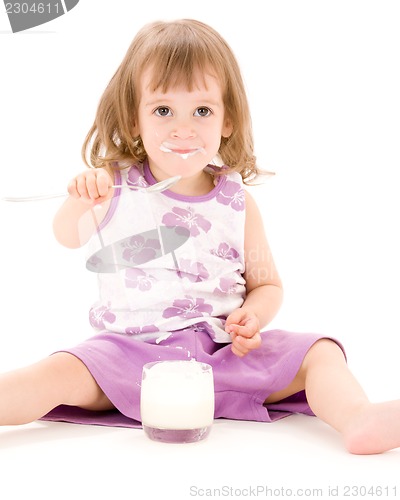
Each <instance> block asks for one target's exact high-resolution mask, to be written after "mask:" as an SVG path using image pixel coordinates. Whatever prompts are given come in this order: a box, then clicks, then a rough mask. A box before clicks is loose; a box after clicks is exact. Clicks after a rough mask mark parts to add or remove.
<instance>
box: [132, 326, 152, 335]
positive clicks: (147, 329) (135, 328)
mask: <svg viewBox="0 0 400 500" xmlns="http://www.w3.org/2000/svg"><path fill="white" fill-rule="evenodd" d="M159 331H160V330H159V329H158V328H157V327H156V326H155V325H145V326H142V327H140V326H128V327H127V328H125V333H126V334H127V335H139V334H140V333H154V332H159Z"/></svg>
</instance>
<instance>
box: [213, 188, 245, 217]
mask: <svg viewBox="0 0 400 500" xmlns="http://www.w3.org/2000/svg"><path fill="white" fill-rule="evenodd" d="M216 200H217V201H218V202H219V203H222V204H223V205H230V206H231V207H232V208H233V209H234V210H236V211H237V212H240V211H242V210H244V190H243V189H242V186H241V185H240V184H239V183H237V182H233V181H226V182H225V185H224V186H223V187H222V189H221V191H220V192H219V193H218V195H217V196H216Z"/></svg>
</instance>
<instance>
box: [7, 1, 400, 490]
mask: <svg viewBox="0 0 400 500" xmlns="http://www.w3.org/2000/svg"><path fill="white" fill-rule="evenodd" d="M182 17H192V18H197V19H199V20H201V21H204V22H206V23H208V24H210V25H212V26H213V27H214V28H216V29H217V30H218V31H219V32H220V33H221V34H222V35H223V36H224V37H225V38H226V40H227V41H228V43H229V44H230V45H231V47H232V48H233V50H234V52H235V54H236V55H237V58H238V60H239V63H240V65H241V67H242V70H243V75H244V79H245V82H246V87H247V90H248V96H249V100H250V105H251V110H252V117H253V128H254V135H255V146H256V154H257V157H258V162H259V164H260V166H261V167H263V168H266V169H269V170H273V171H275V172H276V176H275V177H274V178H272V179H270V180H268V181H267V183H266V184H265V185H264V186H262V187H254V188H251V189H252V193H253V195H254V196H255V197H256V199H257V201H258V202H259V206H260V209H261V211H262V213H263V216H264V220H265V227H266V231H267V235H268V238H269V241H270V244H271V247H272V249H273V253H274V256H275V260H276V263H277V265H278V269H279V271H280V274H281V277H282V279H283V282H284V287H285V302H284V305H283V307H282V309H281V312H280V313H279V315H278V316H277V318H276V319H275V320H274V322H273V324H272V325H271V328H273V327H277V328H283V329H290V330H295V331H318V332H324V333H326V334H327V335H331V336H334V337H337V338H339V339H340V340H341V341H342V342H343V344H344V345H345V347H346V350H347V354H348V360H349V364H350V366H351V367H352V369H353V371H354V372H355V374H356V375H357V377H358V378H359V379H360V381H361V382H362V384H363V385H364V387H365V389H366V391H367V393H368V394H369V395H370V396H371V399H373V400H376V401H381V400H385V399H392V398H398V397H399V394H400V388H399V375H400V369H399V365H398V346H399V342H398V337H399V333H400V318H399V303H400V289H399V280H400V264H399V255H400V238H399V237H398V233H399V216H400V211H399V208H400V197H399V196H398V175H396V174H397V172H398V169H399V166H400V149H399V132H400V93H399V88H400V67H399V58H400V30H399V26H400V4H399V2H398V1H393V0H384V1H380V0H373V1H371V0H363V1H361V0H360V1H357V0H346V1H343V0H336V1H325V0H315V1H311V0H305V1H302V0H296V1H295V0H282V1H277V0H275V1H271V0H267V1H257V0H248V1H247V2H239V1H237V0H229V1H228V0H218V1H215V0H214V1H211V0H203V1H201V2H200V1H199V2H188V1H181V0H169V1H164V2H161V1H160V0H155V1H152V2H136V1H122V0H113V1H110V2H99V1H95V0H81V1H80V3H79V4H78V5H77V6H76V7H75V8H74V9H73V10H72V11H70V12H69V13H68V14H67V15H64V16H62V17H60V18H59V19H56V20H54V21H52V22H51V23H48V24H45V25H42V26H39V27H36V28H33V29H32V30H29V31H26V32H21V33H18V34H13V33H12V32H11V30H10V26H9V23H8V19H7V16H6V14H5V13H4V9H3V8H2V7H0V145H1V156H0V160H1V177H0V178H1V182H0V197H2V196H12V195H15V196H18V195H22V196H23V195H30V194H33V195H34V194H42V193H43V194H45V193H46V194H47V193H53V192H54V193H57V192H63V191H65V189H66V185H67V183H68V181H69V179H70V178H71V177H73V176H74V175H75V174H76V173H78V172H79V171H81V170H82V169H83V168H84V166H83V163H82V160H81V158H80V149H81V145H82V142H83V140H84V137H85V135H86V133H87V131H88V129H89V127H90V126H91V124H92V120H93V118H94V113H95V110H96V106H97V103H98V100H99V98H100V95H101V93H102V92H103V90H104V88H105V86H106V85H107V83H108V81H109V79H110V78H111V76H112V74H113V73H114V71H115V69H116V68H117V66H118V65H119V63H120V61H121V59H122V57H123V56H124V54H125V51H126V49H127V47H128V45H129V44H130V42H131V40H132V38H133V36H134V34H135V33H136V31H137V30H138V29H139V28H140V27H141V26H142V25H143V24H145V23H147V22H150V21H153V20H157V19H165V20H168V19H175V18H182ZM59 204H60V200H53V201H45V202H40V203H30V204H28V203H26V204H15V203H14V204H12V203H6V202H4V201H1V202H0V223H1V247H0V252H1V253H0V256H1V260H0V264H1V270H2V272H1V278H0V291H1V299H0V303H1V306H0V313H1V323H0V324H1V337H0V347H1V348H0V371H5V370H8V369H11V368H14V367H17V366H21V365H24V364H26V363H29V362H31V361H35V360H36V359H40V358H41V357H43V356H46V355H47V354H49V353H50V352H52V351H53V350H56V349H59V348H61V347H67V346H70V345H74V344H75V343H77V342H79V341H80V340H82V339H85V338H86V337H88V336H89V335H91V330H90V328H89V326H88V320H87V311H88V308H89V306H90V304H91V303H92V301H93V300H94V299H95V294H96V287H95V277H94V276H92V275H91V274H90V273H88V272H87V271H86V270H85V259H84V257H85V256H84V251H83V250H76V251H71V250H66V249H64V248H61V247H60V246H59V245H58V244H57V243H56V242H55V240H54V239H53V236H52V228H51V224H52V218H53V216H54V213H55V211H56V210H57V207H58V206H59ZM139 216H140V215H139ZM0 397H1V396H0ZM0 404H1V399H0ZM296 419H298V417H292V422H295V421H296ZM299 419H300V421H301V422H303V420H301V418H300V417H299ZM314 421H315V420H314V419H308V420H307V423H306V424H304V423H303V424H302V425H303V432H304V425H306V426H311V425H317V426H318V425H319V424H311V423H310V422H314ZM56 425H59V427H57V429H61V428H62V429H63V430H65V432H66V433H68V432H72V433H73V432H76V433H77V432H78V431H72V430H66V429H71V428H72V427H74V426H66V427H64V426H63V424H56ZM247 425H249V424H243V426H242V427H241V428H240V430H237V428H235V429H234V430H233V432H234V433H235V434H236V433H237V432H239V434H240V432H242V434H243V432H244V431H243V429H247V427H246V426H247ZM279 425H281V424H276V427H275V428H276V432H277V433H278V435H279V431H278V429H279V427H278V426H279ZM285 425H286V424H285ZM290 425H292V424H290ZM28 427H29V426H28ZM49 427H50V428H51V429H53V427H51V424H49ZM74 428H75V427H74ZM29 429H30V430H32V432H34V431H38V433H37V434H35V435H38V436H40V439H38V440H35V439H34V438H32V435H33V434H29V435H28V434H26V435H24V436H28V439H27V441H28V442H29V443H32V442H33V446H34V453H35V456H38V457H39V460H42V459H43V456H42V455H41V451H40V450H42V449H44V450H47V449H48V447H47V448H46V447H44V448H42V438H43V439H44V440H48V441H51V436H52V434H51V432H53V433H54V432H55V431H54V430H51V429H50V430H49V429H46V430H48V432H49V433H48V434H47V436H48V437H47V438H44V436H46V434H45V433H43V432H40V431H39V430H38V429H37V428H36V427H34V428H30V427H29ZM251 429H252V428H251ZM251 429H250V432H249V434H248V435H247V434H246V438H245V440H246V442H247V440H248V439H249V440H251V439H252V434H251ZM258 429H259V427H257V430H258ZM323 429H325V428H323ZM86 431H87V432H88V433H91V432H95V431H94V430H90V429H86ZM10 432H11V431H10ZM18 432H21V431H18ZM81 432H83V431H81ZM96 432H98V431H96ZM109 432H111V430H110V431H109ZM121 432H123V431H121ZM290 432H292V431H291V428H290ZM104 433H105V430H104V431H103V434H101V435H100V436H99V437H98V439H100V440H101V439H106V437H107V435H106V434H104ZM268 433H273V430H268ZM310 433H311V431H310ZM318 433H321V434H323V430H321V428H320V427H317V434H318ZM10 435H11V434H7V436H8V438H6V437H5V436H6V435H5V434H2V435H1V437H0V456H1V454H2V453H4V450H2V439H5V440H6V441H7V439H8V441H7V443H8V445H7V451H8V453H10V449H11V450H17V451H18V450H19V452H18V453H17V451H15V453H16V457H20V454H19V453H20V452H21V451H22V449H20V445H22V444H23V442H24V439H25V438H23V437H22V438H21V437H20V438H17V437H16V438H15V439H14V440H13V439H12V438H10V437H9V436H10ZM260 435H261V434H260ZM272 435H273V434H271V435H270V436H269V438H268V439H269V440H270V439H271V436H272ZM293 435H294V431H293V432H292V433H291V434H290V436H291V439H292V437H293ZM14 436H19V434H14ZM74 436H75V434H72V437H74ZM124 436H125V434H124ZM54 437H55V438H57V439H58V440H60V439H61V438H60V434H54ZM78 437H81V438H82V436H81V434H79V436H78ZM232 437H233V436H232ZM281 438H282V436H281ZM82 439H83V438H82ZM210 439H211V437H210ZM257 439H258V438H257ZM282 439H284V438H282ZM117 440H118V439H117ZM68 442H70V441H68ZM83 442H84V441H83ZM100 442H101V441H100ZM332 443H333V441H330V440H329V439H328V440H327V444H326V447H325V448H318V450H319V451H318V452H319V453H321V450H325V452H322V453H329V451H326V448H328V450H329V447H333V448H334V446H335V445H333V444H332ZM106 444H107V446H110V447H111V444H110V442H109V441H106ZM146 444H147V442H144V443H142V444H141V446H143V445H146ZM147 445H148V444H147ZM148 446H150V445H148ZM276 446H278V447H279V441H277V442H276ZM284 446H287V447H288V449H289V450H292V452H293V449H292V447H293V443H291V442H290V441H289V440H286V441H284ZM333 448H332V449H333ZM50 449H51V448H50ZM57 449H59V448H57ZM175 449H176V448H175ZM334 449H335V450H336V448H334ZM68 450H69V452H70V453H71V456H72V453H74V452H75V453H76V452H78V454H79V453H80V452H79V450H77V449H76V448H74V447H72V446H70V447H69V448H68ZM205 450H206V449H205ZM280 450H281V449H280ZM268 451H269V453H270V454H271V455H272V456H274V454H276V453H277V450H276V449H275V450H271V449H270V448H268ZM53 452H54V450H52V449H51V453H53ZM32 453H33V452H32ZM107 453H108V452H107V450H104V457H105V460H110V457H109V456H107ZM112 453H113V454H116V456H118V453H119V451H118V449H115V450H113V452H112ZM281 453H282V450H281ZM297 453H299V451H297ZM302 453H304V450H303V452H302ZM310 453H311V452H310ZM336 453H337V456H336V455H333V456H334V458H332V460H333V461H332V462H331V465H332V464H333V463H334V460H336V459H337V458H338V457H340V458H339V459H338V460H339V461H341V460H343V457H342V455H341V454H340V453H341V452H339V451H337V450H336ZM36 454H37V455H36ZM145 454H146V452H145ZM271 455H270V456H271ZM388 456H390V457H392V462H390V463H392V464H393V457H395V459H396V458H397V459H398V455H396V454H391V455H390V454H389V455H386V456H385V457H382V458H381V461H376V457H374V459H373V460H374V461H373V462H363V464H365V463H370V464H371V465H372V464H374V470H375V471H376V470H378V473H377V474H378V475H377V476H376V481H375V483H376V482H379V481H378V479H379V477H380V476H379V474H383V471H384V470H388V469H387V463H388V462H387V460H388V458H387V457H388ZM229 457H230V458H231V459H232V461H233V463H234V464H236V465H232V467H233V468H235V467H236V468H237V470H238V474H239V471H240V474H241V475H240V474H239V476H237V475H236V473H232V478H236V479H237V480H238V481H239V479H238V478H239V477H240V478H241V480H242V482H241V483H240V481H239V483H240V484H241V485H242V486H243V484H244V483H245V482H246V477H247V476H246V474H247V473H248V471H247V469H246V468H244V469H243V460H244V458H243V456H241V453H240V452H237V456H236V455H235V454H230V455H229ZM47 458H48V457H47ZM203 458H204V457H203ZM283 458H284V454H283V455H282V460H283ZM298 458H299V461H301V457H300V456H299V457H298ZM114 459H116V457H114V458H112V459H111V460H113V461H114ZM137 460H140V458H139V457H138V456H137V455H135V450H134V449H132V461H133V462H135V461H137ZM253 460H256V461H257V463H259V460H260V458H254V457H250V456H249V457H246V458H245V463H246V464H251V463H252V461H253ZM367 460H368V459H367ZM370 460H372V458H371V459H370ZM72 461H73V458H72ZM385 461H386V462H385ZM296 463H297V462H296ZM351 463H353V464H356V463H357V466H358V465H359V464H361V462H351ZM346 464H347V462H346ZM375 464H377V465H375ZM384 464H386V465H384ZM292 465H293V466H294V467H296V464H292ZM297 465H298V464H297ZM17 466H18V459H17V458H16V462H15V467H16V468H17ZM10 467H11V466H10ZM196 467H199V466H198V465H196ZM215 467H216V468H217V467H218V466H217V465H216V466H215ZM268 467H271V464H269V465H268ZM349 467H350V469H348V468H347V465H346V470H351V465H350V466H349ZM266 469H267V466H266ZM10 470H13V471H14V473H15V474H16V469H15V468H11V469H10ZM229 470H230V471H231V472H232V468H229ZM249 470H250V469H249ZM246 471H247V472H246ZM279 471H282V468H281V467H280V468H279ZM379 471H380V472H379ZM275 472H277V470H276V471H275ZM291 473H293V471H292V472H290V471H288V474H289V476H290V474H291ZM11 477H14V476H13V475H12V476H11ZM249 477H250V476H249ZM251 477H253V476H251ZM276 477H278V478H280V477H281V476H279V474H278V476H276ZM282 477H283V476H282ZM302 477H304V475H302ZM310 477H311V479H310V480H309V482H308V483H307V484H308V487H312V486H313V483H312V481H313V479H312V476H310ZM363 477H364V476H363ZM59 479H60V481H62V476H61V475H60V476H59ZM103 479H104V478H103ZM232 480H233V479H232ZM263 481H264V482H265V478H263ZM282 481H283V480H282ZM282 481H281V483H279V481H278V486H279V485H280V486H283V485H284V484H283V483H282ZM326 481H327V480H326ZM225 482H227V477H226V476H225ZM259 482H261V477H260V478H259ZM336 482H338V478H337V477H336ZM333 483H335V481H333ZM253 484H254V481H253ZM327 484H328V483H327V482H326V485H327ZM343 484H344V483H343ZM153 486H154V488H155V489H154V491H156V492H159V491H162V490H161V489H159V488H160V485H157V486H156V485H153ZM132 487H133V486H132ZM88 488H89V486H88ZM88 491H89V490H88ZM99 491H100V490H99ZM149 491H150V492H151V489H150V490H149ZM133 492H134V489H133V490H132V495H133ZM187 493H188V492H187V490H186V496H185V495H184V494H183V493H182V496H180V495H181V493H180V492H178V490H176V491H175V493H174V494H175V498H186V497H187V498H189V495H188V494H187ZM398 495H400V485H399V490H398ZM10 498H11V497H10ZM142 498H144V497H142Z"/></svg>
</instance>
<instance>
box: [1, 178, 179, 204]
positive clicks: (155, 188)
mask: <svg viewBox="0 0 400 500" xmlns="http://www.w3.org/2000/svg"><path fill="white" fill-rule="evenodd" d="M180 179H181V176H180V175H176V176H174V177H169V178H168V179H164V180H163V181H160V182H157V183H156V184H152V185H151V186H147V187H145V186H131V185H129V184H124V185H121V186H118V185H114V186H111V187H113V188H114V189H117V188H122V189H124V188H129V189H133V190H136V191H146V192H147V193H161V192H162V191H165V190H166V189H169V188H170V187H172V186H173V185H174V184H176V183H177V182H178V181H179V180H180ZM64 196H68V193H59V194H42V195H38V196H24V197H12V196H11V197H10V196H6V197H5V198H1V201H42V200H51V199H53V198H62V197H64Z"/></svg>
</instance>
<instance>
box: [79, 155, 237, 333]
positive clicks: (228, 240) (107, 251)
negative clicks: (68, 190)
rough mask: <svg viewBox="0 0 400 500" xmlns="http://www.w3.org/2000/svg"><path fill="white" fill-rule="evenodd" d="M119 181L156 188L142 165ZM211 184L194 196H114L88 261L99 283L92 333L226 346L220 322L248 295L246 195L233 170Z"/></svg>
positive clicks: (139, 193)
mask: <svg viewBox="0 0 400 500" xmlns="http://www.w3.org/2000/svg"><path fill="white" fill-rule="evenodd" d="M215 168H216V167H210V169H215ZM218 168H219V167H218ZM222 168H223V167H222ZM116 177H117V178H116V183H117V184H119V183H121V184H128V185H132V186H148V185H151V184H154V183H155V182H156V181H155V179H154V177H153V176H152V173H151V171H150V169H149V167H148V164H147V163H144V164H143V165H135V166H131V167H129V168H126V169H123V170H120V171H117V174H116ZM214 184H215V187H214V189H213V190H212V191H211V192H209V193H208V194H206V195H204V196H198V197H193V196H182V195H178V194H176V193H173V192H172V191H169V190H168V191H164V192H163V193H151V194H149V193H146V192H142V191H137V190H129V189H119V190H118V189H116V190H115V194H114V197H113V199H112V201H111V205H110V208H109V210H108V213H107V215H106V217H105V219H104V220H103V221H102V223H101V225H100V227H99V228H98V229H99V231H98V234H97V236H96V237H95V238H93V241H92V242H91V247H90V248H91V258H90V259H89V260H88V262H87V267H88V269H90V270H92V271H95V272H97V273H98V280H99V294H100V296H99V300H98V301H97V302H96V303H95V304H94V305H93V307H92V308H91V310H90V323H91V325H92V326H93V327H94V328H96V329H98V330H107V331H113V332H116V333H121V334H125V335H131V336H134V337H135V338H136V339H138V340H144V341H151V342H154V341H155V342H161V341H162V339H163V338H165V337H166V336H168V334H169V333H170V332H172V331H176V330H185V329H187V330H188V331H189V330H192V329H194V328H195V329H197V330H200V329H201V330H206V331H207V332H208V333H209V335H210V336H211V338H212V339H213V340H214V341H215V342H230V336H229V335H228V334H227V333H226V332H225V330H224V325H225V320H226V318H227V316H228V315H229V314H230V313H231V312H232V311H233V310H234V309H236V308H238V307H240V306H241V305H242V303H243V300H244V297H245V280H244V278H243V273H244V221H245V197H244V190H243V184H242V179H241V176H240V174H238V173H236V172H234V173H227V174H225V175H222V176H216V177H215V183H214Z"/></svg>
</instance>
